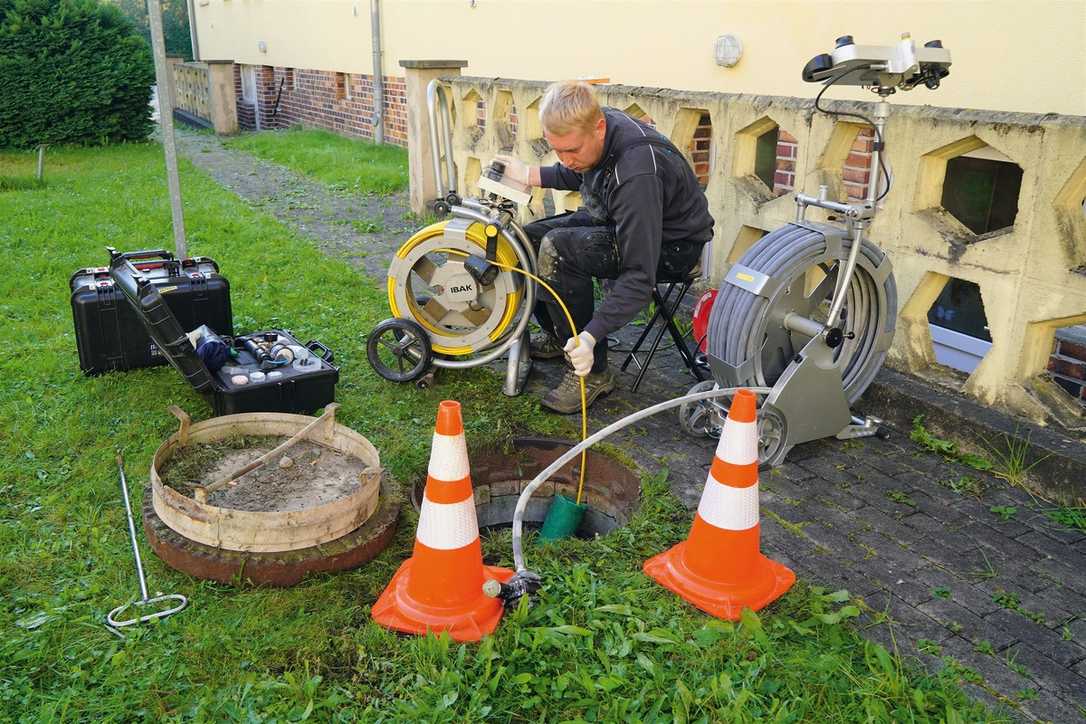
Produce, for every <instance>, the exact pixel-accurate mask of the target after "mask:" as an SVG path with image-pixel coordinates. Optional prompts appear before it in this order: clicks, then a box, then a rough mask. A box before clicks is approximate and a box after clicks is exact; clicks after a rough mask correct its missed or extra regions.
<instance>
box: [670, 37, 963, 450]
mask: <svg viewBox="0 0 1086 724" xmlns="http://www.w3.org/2000/svg"><path fill="white" fill-rule="evenodd" d="M949 67H950V53H949V52H948V51H947V50H945V49H944V48H943V46H942V43H941V42H940V41H938V40H933V41H930V42H928V43H926V44H924V45H923V46H922V47H918V46H917V45H916V43H915V42H914V41H913V40H912V39H911V38H910V37H909V35H908V34H905V35H903V36H902V38H901V40H900V42H898V43H896V44H894V45H889V46H860V45H857V44H856V43H855V42H854V41H853V38H852V36H850V35H845V36H842V37H840V38H838V39H837V43H836V48H835V49H834V51H833V53H832V54H830V53H824V54H822V55H818V56H815V57H814V58H812V59H811V61H810V62H808V63H807V65H806V67H805V68H804V69H803V79H804V80H806V81H808V82H818V83H822V84H823V88H822V91H820V92H819V93H818V96H817V97H816V98H815V110H817V111H820V112H822V113H827V114H829V115H831V116H834V117H838V116H849V117H852V118H858V119H860V120H862V121H863V122H865V123H866V124H867V125H869V126H872V127H873V128H874V130H875V141H874V146H873V148H872V152H871V168H872V172H873V173H872V179H871V182H870V184H869V186H868V190H867V197H866V198H865V199H864V200H863V201H861V202H857V203H843V202H838V201H835V200H832V199H831V198H829V188H828V187H827V186H820V187H819V190H818V194H817V195H816V196H808V195H806V194H803V193H796V195H795V201H796V218H795V221H794V222H792V223H791V224H787V225H785V226H783V227H781V228H779V229H776V230H774V231H772V232H771V233H769V234H767V235H766V236H764V237H762V238H761V239H760V240H759V241H758V242H757V243H755V244H754V245H753V246H752V247H751V248H750V249H748V250H747V252H746V253H745V254H743V256H742V257H741V258H740V259H739V260H738V262H736V263H735V264H732V265H731V267H730V268H729V269H728V272H727V275H726V276H725V279H724V283H723V284H722V285H721V287H720V290H719V292H718V294H717V297H716V300H715V302H714V304H713V308H712V312H711V314H710V317H709V325H708V345H707V346H708V349H707V352H708V361H709V366H710V369H711V370H712V373H713V378H714V380H715V383H716V385H717V386H718V387H744V386H765V387H771V388H772V389H771V390H770V392H769V393H768V394H767V395H766V396H765V399H764V400H763V401H762V403H761V408H760V410H759V415H758V419H759V458H760V461H761V463H762V464H763V465H777V464H779V463H780V462H781V461H783V460H784V457H785V455H786V454H787V453H788V451H789V450H790V449H792V447H794V446H795V445H798V444H800V443H803V442H808V441H810V440H816V439H819V438H823V437H829V436H837V437H838V438H854V437H866V436H870V435H884V434H885V431H884V430H883V429H882V428H881V427H880V423H881V420H878V419H876V418H871V417H862V416H858V415H855V414H853V413H852V411H851V409H850V408H851V406H852V405H853V404H855V402H856V401H857V400H858V399H859V398H860V396H861V395H862V394H863V393H864V391H865V390H866V389H867V387H868V386H869V385H870V384H871V382H872V380H873V379H874V378H875V375H876V373H877V372H878V371H879V369H880V368H881V367H882V363H883V360H884V359H885V358H886V353H887V351H888V350H889V349H890V345H891V343H892V342H893V338H894V325H895V322H896V319H897V303H898V301H897V286H896V284H895V282H894V275H893V271H892V268H891V264H890V259H889V258H888V257H887V256H886V254H885V253H884V252H883V251H882V250H881V249H880V248H879V247H878V246H877V245H876V244H875V243H874V242H872V241H871V240H869V239H867V238H866V231H867V229H868V228H869V227H870V225H871V223H872V221H873V219H874V218H875V216H876V214H877V213H878V204H879V201H880V200H881V199H882V198H883V197H885V196H886V194H887V193H889V191H890V186H891V178H890V175H889V173H888V172H887V170H886V165H885V161H884V148H885V135H884V130H885V126H886V119H887V116H888V115H889V112H890V107H889V104H888V103H887V102H886V99H887V98H888V97H889V96H890V95H892V94H894V93H896V92H897V91H898V90H901V91H907V90H912V89H913V88H915V87H917V86H918V85H921V84H922V85H925V86H926V87H928V88H929V89H932V90H934V89H935V88H938V87H939V83H940V82H941V81H942V79H943V78H945V77H946V76H947V75H948V74H949V72H950V71H949ZM835 84H836V85H854V86H861V87H864V88H868V89H870V90H871V91H873V92H874V93H877V94H878V96H879V100H878V102H877V103H876V104H875V109H874V113H873V118H868V117H867V116H865V115H863V114H862V113H858V112H852V111H838V110H831V109H827V108H823V107H822V106H821V105H820V103H819V102H820V100H821V97H822V94H823V93H825V91H826V89H828V88H829V87H830V86H831V85H835ZM883 181H885V183H882V182H883ZM810 207H816V208H820V209H824V210H826V211H827V212H829V216H830V220H831V222H834V223H822V222H815V221H810V220H808V219H807V218H806V216H807V209H808V208H810ZM706 388H707V385H697V386H695V387H694V388H692V389H691V391H690V392H691V393H695V392H703V391H705V390H706ZM727 412H728V400H727V398H726V397H723V398H717V399H707V400H699V401H697V402H694V401H691V402H689V403H685V404H684V405H683V406H682V408H681V410H680V416H679V418H680V423H681V425H682V427H683V429H685V430H686V431H688V432H690V433H692V434H708V435H719V430H720V429H721V428H722V427H723V424H724V419H725V418H726V417H727Z"/></svg>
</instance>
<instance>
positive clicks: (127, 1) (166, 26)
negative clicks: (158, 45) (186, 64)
mask: <svg viewBox="0 0 1086 724" xmlns="http://www.w3.org/2000/svg"><path fill="white" fill-rule="evenodd" d="M102 1H103V2H105V3H108V4H110V5H116V6H117V7H118V8H120V10H121V12H122V13H124V14H125V17H127V18H128V19H129V20H131V21H132V23H133V24H134V25H135V26H136V28H137V29H138V30H139V31H140V33H141V34H142V35H143V37H144V39H146V40H147V42H148V44H149V43H150V42H151V26H150V23H149V22H148V20H147V0H102ZM159 6H160V7H161V8H162V35H163V37H164V38H165V40H166V54H167V55H182V56H184V57H185V60H192V38H191V36H190V35H189V13H188V4H187V3H186V2H185V0H159Z"/></svg>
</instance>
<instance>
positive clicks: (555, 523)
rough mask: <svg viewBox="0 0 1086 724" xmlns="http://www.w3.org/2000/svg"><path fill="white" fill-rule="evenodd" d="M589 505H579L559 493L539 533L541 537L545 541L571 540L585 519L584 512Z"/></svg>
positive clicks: (552, 502)
mask: <svg viewBox="0 0 1086 724" xmlns="http://www.w3.org/2000/svg"><path fill="white" fill-rule="evenodd" d="M586 510H588V505H586V504H584V503H577V502H575V501H573V500H570V499H569V498H567V497H566V496H564V495H562V494H561V493H558V494H556V495H555V496H554V498H553V500H552V501H551V507H550V510H548V511H547V517H546V518H545V519H544V520H543V528H542V529H541V530H540V531H539V537H540V538H542V539H543V540H559V539H561V538H569V537H570V536H571V535H573V533H574V532H576V530H577V528H578V527H579V526H580V525H581V519H582V518H584V512H585V511H586Z"/></svg>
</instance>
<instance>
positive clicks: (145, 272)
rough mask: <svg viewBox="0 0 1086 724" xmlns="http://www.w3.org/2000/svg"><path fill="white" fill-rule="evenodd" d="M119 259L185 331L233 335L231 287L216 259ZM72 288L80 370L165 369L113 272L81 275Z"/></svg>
mask: <svg viewBox="0 0 1086 724" xmlns="http://www.w3.org/2000/svg"><path fill="white" fill-rule="evenodd" d="M110 253H111V254H112V253H113V251H112V250H111V252H110ZM121 256H122V257H124V258H125V259H127V260H129V261H130V262H132V264H133V266H135V268H136V269H137V270H138V271H139V273H140V274H141V275H142V276H143V277H144V278H145V279H147V280H148V281H149V282H150V283H151V284H154V285H155V286H156V287H157V288H158V290H159V292H160V293H161V294H162V297H163V298H164V299H165V300H166V304H167V306H168V307H169V308H170V311H171V312H172V313H173V315H174V316H175V317H176V318H177V321H178V323H179V324H180V325H181V327H182V328H183V329H194V328H196V327H198V326H200V325H201V324H206V325H207V326H208V327H210V328H211V329H213V330H215V331H216V332H217V333H219V334H224V335H227V336H230V335H232V334H233V333H234V319H233V314H232V313H231V309H230V283H229V282H228V281H227V279H226V277H224V276H222V275H221V274H220V273H219V265H218V264H216V263H215V261H214V260H213V259H209V258H208V257H206V256H197V257H192V258H188V259H177V258H176V257H175V256H174V255H173V254H172V253H171V252H169V251H166V250H165V249H148V250H145V251H134V252H127V253H124V254H121ZM69 287H70V289H71V301H72V319H73V321H74V323H75V342H76V348H77V349H78V351H79V367H80V369H82V370H83V372H84V373H85V374H88V375H96V374H101V373H103V372H109V371H112V370H132V369H138V368H141V367H151V366H154V365H160V364H166V358H165V357H164V356H163V355H162V351H161V350H160V349H159V347H158V345H157V344H156V343H155V342H154V341H153V340H152V339H151V337H150V335H148V333H147V328H146V327H145V326H144V324H143V322H142V321H141V320H140V318H139V316H138V315H137V314H136V312H135V310H134V309H133V308H132V305H130V304H129V303H128V301H127V300H126V299H125V297H124V295H123V294H122V293H121V291H120V290H119V289H117V287H116V285H115V284H114V282H113V280H112V279H110V276H109V267H87V268H84V269H80V270H79V271H77V272H75V273H74V274H72V276H71V279H70V280H69Z"/></svg>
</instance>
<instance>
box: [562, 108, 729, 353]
mask: <svg viewBox="0 0 1086 724" xmlns="http://www.w3.org/2000/svg"><path fill="white" fill-rule="evenodd" d="M603 115H604V118H606V119H607V130H606V133H605V135H604V141H603V156H602V158H601V159H600V162H599V163H598V164H596V166H595V167H594V168H592V169H591V170H589V171H586V172H584V173H583V174H580V173H576V172H574V171H571V170H570V169H568V168H566V167H565V166H563V165H562V164H560V163H556V164H554V165H553V166H543V167H542V168H540V182H541V185H542V186H543V187H544V188H552V189H560V190H564V191H580V193H581V198H582V200H583V203H584V208H585V210H587V211H588V213H589V214H591V215H592V216H593V218H595V219H596V220H597V221H599V222H601V223H606V224H608V225H610V226H612V227H613V228H614V230H615V236H616V238H617V242H618V255H619V274H618V278H617V279H616V281H615V284H614V286H613V287H612V289H611V293H610V294H608V295H607V298H606V299H604V300H603V302H602V303H601V304H600V306H599V307H598V308H597V309H596V313H595V315H594V316H593V317H592V321H591V322H589V323H588V325H587V326H586V327H585V330H586V331H587V332H588V333H589V334H591V335H592V336H593V337H594V338H595V339H597V340H602V339H603V338H604V337H606V336H607V335H608V334H610V333H612V332H614V331H616V330H618V329H621V328H622V327H623V326H624V325H625V324H626V323H627V322H629V321H630V320H631V319H633V318H634V317H635V316H637V313H638V312H640V311H641V310H642V309H643V308H644V307H645V305H646V304H648V302H649V300H650V299H651V298H652V288H653V286H654V285H655V284H656V267H657V264H658V263H659V261H660V254H661V251H662V250H663V251H664V252H667V251H673V250H677V249H679V248H681V247H683V246H685V245H688V244H696V245H698V246H699V247H700V246H701V245H703V244H704V243H705V242H707V241H709V239H711V238H712V236H713V217H711V216H710V215H709V205H708V203H706V200H705V194H704V193H703V192H702V190H701V187H700V186H699V185H698V180H697V177H696V176H694V171H693V169H691V168H690V164H689V163H687V161H686V159H685V158H684V157H683V155H682V154H681V153H680V152H679V150H678V149H677V148H675V146H674V145H673V144H672V143H671V141H669V140H668V139H667V137H666V136H663V135H662V134H660V133H657V132H656V130H655V129H653V128H652V127H651V126H648V125H646V124H644V123H641V122H639V121H636V120H634V119H633V118H630V117H629V116H628V115H626V114H625V113H623V112H622V111H618V110H615V109H614V108H604V109H603Z"/></svg>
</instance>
